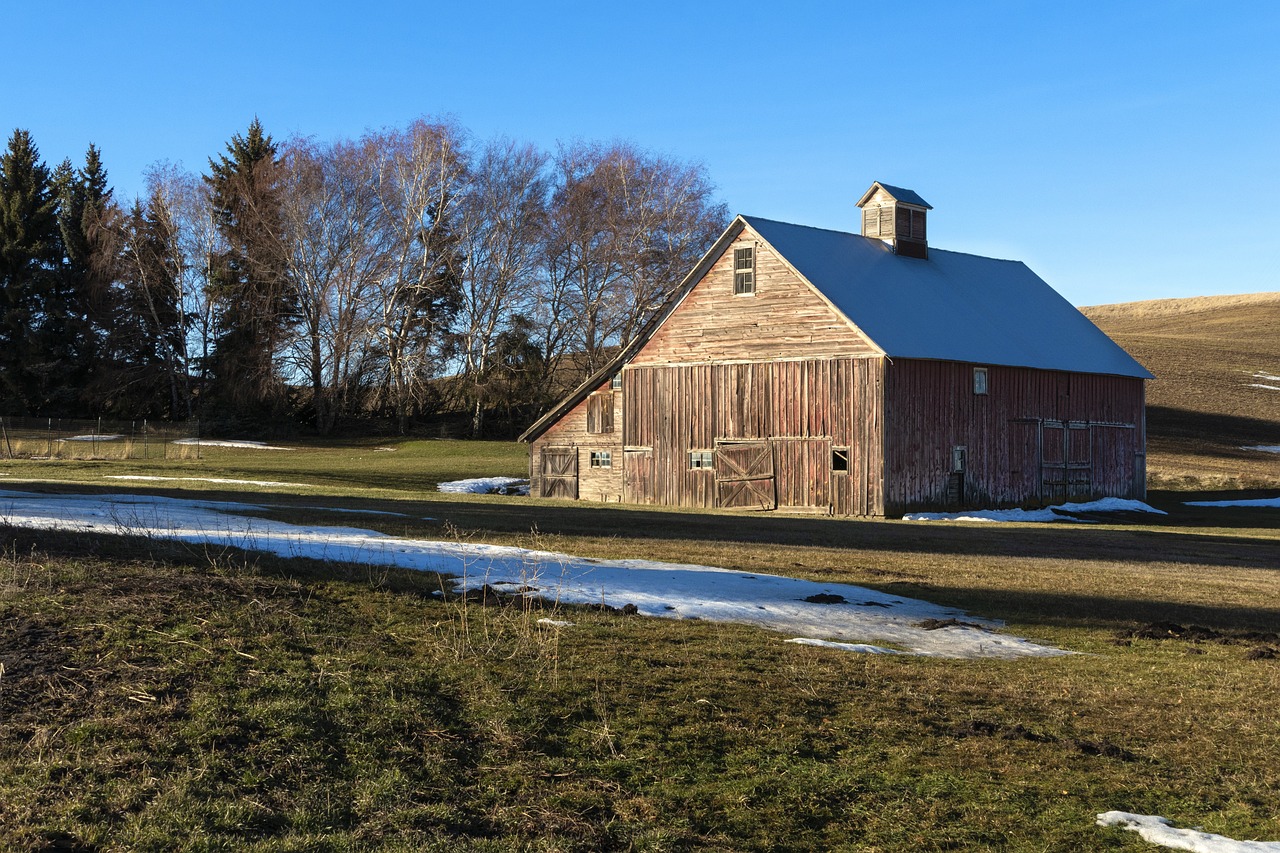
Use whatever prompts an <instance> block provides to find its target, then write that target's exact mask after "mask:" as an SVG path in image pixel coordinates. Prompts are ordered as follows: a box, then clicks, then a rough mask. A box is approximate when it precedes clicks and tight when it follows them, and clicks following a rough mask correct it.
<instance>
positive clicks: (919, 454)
mask: <svg viewBox="0 0 1280 853" xmlns="http://www.w3.org/2000/svg"><path fill="white" fill-rule="evenodd" d="M859 207H861V208H862V229H861V230H862V233H861V234H849V233H844V232H839V231H828V230H824V229H819V228H809V227H805V226H802V225H790V224H787V223H783V222H775V221H773V220H769V219H760V218H757V217H751V216H739V217H737V218H736V219H734V221H733V223H732V224H731V225H730V226H729V228H728V229H727V230H726V231H725V232H724V234H723V235H721V237H720V238H719V240H717V241H716V243H715V245H714V246H712V248H711V250H710V251H709V252H707V254H706V255H705V256H704V257H703V258H702V260H701V261H699V263H698V264H697V266H695V267H694V269H693V270H692V271H691V272H690V273H689V275H688V276H687V277H686V278H685V280H684V282H683V283H682V284H681V286H680V288H679V289H678V290H677V291H676V293H675V295H674V296H673V297H672V298H671V299H670V300H669V301H668V302H667V304H666V305H665V306H664V307H663V308H662V310H661V311H659V313H658V314H657V315H656V316H655V318H654V320H653V322H652V323H650V325H649V326H648V327H647V328H646V330H645V331H644V332H643V333H642V334H641V335H640V336H638V337H637V338H636V339H635V340H634V341H632V342H631V343H630V344H629V345H628V346H626V347H625V348H623V350H622V351H621V352H620V353H619V354H618V356H617V357H616V358H615V359H614V360H613V361H612V362H610V363H609V364H608V365H607V366H606V367H605V368H604V369H602V370H601V371H599V372H598V373H596V374H595V375H594V376H592V377H590V378H589V379H588V380H587V381H586V382H585V383H583V384H582V385H581V386H580V387H579V388H578V389H577V390H576V391H574V392H573V393H572V394H570V395H569V396H568V397H567V398H565V399H564V400H563V401H561V402H560V403H559V404H558V405H557V406H556V407H555V408H553V409H552V410H551V411H550V412H548V413H547V414H546V415H544V416H543V417H542V418H541V419H539V420H538V421H537V422H536V423H535V424H534V425H533V426H531V427H530V428H529V429H528V431H526V432H525V434H524V435H523V436H522V437H521V438H522V440H525V441H528V442H530V473H531V477H532V484H533V494H535V495H540V496H543V497H562V498H581V499H589V500H605V501H625V502H628V503H645V504H664V505H673V506H701V507H755V508H762V509H774V508H792V509H805V510H810V511H817V512H832V513H835V514H838V515H877V516H878V515H899V514H901V513H903V512H907V511H911V510H921V509H944V508H959V507H975V506H988V507H994V506H1012V505H1030V504H1042V503H1052V502H1055V501H1062V500H1065V499H1076V498H1086V497H1108V496H1114V497H1128V498H1142V497H1145V493H1146V488H1145V478H1146V466H1145V450H1146V429H1145V419H1144V382H1145V380H1146V379H1149V378H1151V374H1150V373H1148V372H1147V371H1146V370H1145V369H1144V368H1143V367H1142V366H1141V365H1140V364H1138V363H1137V362H1136V361H1134V359H1133V358H1132V357H1130V356H1129V355H1128V354H1127V353H1126V352H1125V351H1124V350H1123V349H1121V348H1120V347H1119V346H1118V345H1116V344H1115V343H1114V342H1113V341H1112V340H1111V339H1110V338H1108V337H1107V336H1106V335H1105V334H1103V333H1102V332H1101V331H1100V330H1099V329H1098V328H1097V327H1096V326H1094V325H1093V323H1091V322H1090V321H1089V320H1088V319H1087V318H1086V317H1084V315H1082V314H1081V313H1080V312H1079V311H1077V310H1076V309H1075V308H1074V307H1072V306H1071V305H1070V304H1069V303H1068V302H1067V301H1066V300H1065V299H1063V298H1062V297H1061V296H1059V295H1058V294H1057V293H1056V292H1055V291H1054V290H1053V289H1052V288H1051V287H1049V285H1048V284H1046V283H1045V282H1044V280H1042V279H1041V278H1040V277H1039V276H1037V275H1036V274H1035V273H1034V272H1032V271H1031V270H1030V269H1028V268H1027V266H1026V265H1024V264H1022V263H1020V262H1018V261H1004V260H996V259H993V258H985V257H980V256H977V255H969V254H964V253H961V252H950V251H944V250H940V249H935V248H931V247H930V246H929V245H928V240H927V232H926V216H927V212H928V211H929V210H930V209H931V207H930V206H929V205H928V204H927V203H926V202H925V201H924V199H922V198H921V197H920V196H919V195H917V194H916V193H914V192H912V191H910V190H904V189H901V188H898V187H893V186H889V185H887V184H881V183H878V182H877V183H875V184H873V185H872V187H871V189H869V190H868V191H867V193H866V194H865V195H864V196H863V198H862V199H861V201H860V202H859Z"/></svg>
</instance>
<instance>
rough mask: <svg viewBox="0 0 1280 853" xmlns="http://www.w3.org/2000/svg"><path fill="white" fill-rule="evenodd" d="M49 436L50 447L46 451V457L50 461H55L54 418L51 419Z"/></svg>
mask: <svg viewBox="0 0 1280 853" xmlns="http://www.w3.org/2000/svg"><path fill="white" fill-rule="evenodd" d="M47 436H48V439H49V447H48V449H47V450H46V451H45V456H47V457H48V458H49V461H53V418H49V432H48V433H47Z"/></svg>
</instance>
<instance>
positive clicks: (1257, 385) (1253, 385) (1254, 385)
mask: <svg viewBox="0 0 1280 853" xmlns="http://www.w3.org/2000/svg"><path fill="white" fill-rule="evenodd" d="M1245 387H1246V388H1266V389H1267V390H1268V391H1280V385H1263V384H1261V383H1259V382H1250V383H1249V384H1248V385H1246V386H1245Z"/></svg>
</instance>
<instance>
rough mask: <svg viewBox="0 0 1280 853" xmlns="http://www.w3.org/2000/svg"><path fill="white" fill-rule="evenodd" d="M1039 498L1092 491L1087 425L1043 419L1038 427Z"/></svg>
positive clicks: (1053, 499) (1064, 497)
mask: <svg viewBox="0 0 1280 853" xmlns="http://www.w3.org/2000/svg"><path fill="white" fill-rule="evenodd" d="M1040 476H1041V478H1042V480H1041V489H1040V497H1041V498H1042V499H1043V500H1045V501H1049V502H1051V503H1052V502H1056V501H1062V500H1069V499H1071V498H1083V497H1088V496H1090V495H1092V494H1093V446H1092V441H1091V439H1090V431H1089V425H1088V424H1083V423H1071V422H1066V423H1064V422H1062V421H1045V422H1044V423H1043V424H1042V425H1041V427H1040Z"/></svg>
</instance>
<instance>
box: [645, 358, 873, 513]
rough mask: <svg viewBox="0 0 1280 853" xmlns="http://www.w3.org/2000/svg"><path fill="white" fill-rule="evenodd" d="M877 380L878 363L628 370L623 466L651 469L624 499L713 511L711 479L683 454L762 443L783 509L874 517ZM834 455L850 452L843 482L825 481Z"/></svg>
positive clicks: (833, 476)
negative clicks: (769, 447)
mask: <svg viewBox="0 0 1280 853" xmlns="http://www.w3.org/2000/svg"><path fill="white" fill-rule="evenodd" d="M882 376H883V360H882V359H879V358H843V359H822V360H807V361H776V362H752V363H741V364H696V365H687V366H678V367H677V366H652V367H644V366H628V367H627V369H626V370H624V371H623V374H622V396H623V398H624V399H625V400H626V404H625V405H624V407H623V418H622V438H623V442H624V444H625V446H626V447H627V448H628V449H629V451H628V453H627V454H626V455H627V461H628V464H630V463H631V462H632V461H633V460H634V461H635V462H636V463H638V464H643V465H646V466H649V467H648V469H647V470H645V471H644V472H642V473H637V475H636V476H635V477H634V478H632V477H631V476H628V480H627V482H628V490H627V492H626V493H625V494H624V499H625V500H627V501H628V502H634V503H657V504H671V505H677V506H701V507H712V506H715V504H716V485H715V472H714V470H712V469H708V468H697V469H691V468H690V467H689V451H691V450H714V449H715V447H716V444H717V442H725V441H734V440H759V439H769V440H771V441H772V443H773V445H774V448H775V450H774V460H775V476H776V478H777V482H778V496H779V503H780V505H782V506H814V507H819V508H826V507H830V508H831V509H832V511H834V512H835V513H836V514H840V515H879V514H881V513H882V512H883V509H882V508H883V482H882V472H883V455H882V447H881V444H882V442H881V435H882V433H881V425H882V414H881V408H882V407H881V400H882ZM815 440H821V441H815ZM832 447H841V448H845V447H847V448H849V470H848V471H847V472H833V471H831V448H832ZM641 484H643V485H641Z"/></svg>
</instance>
